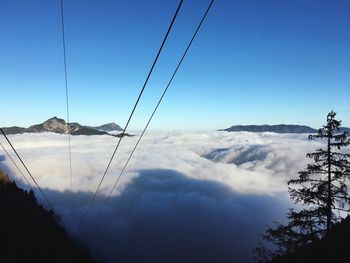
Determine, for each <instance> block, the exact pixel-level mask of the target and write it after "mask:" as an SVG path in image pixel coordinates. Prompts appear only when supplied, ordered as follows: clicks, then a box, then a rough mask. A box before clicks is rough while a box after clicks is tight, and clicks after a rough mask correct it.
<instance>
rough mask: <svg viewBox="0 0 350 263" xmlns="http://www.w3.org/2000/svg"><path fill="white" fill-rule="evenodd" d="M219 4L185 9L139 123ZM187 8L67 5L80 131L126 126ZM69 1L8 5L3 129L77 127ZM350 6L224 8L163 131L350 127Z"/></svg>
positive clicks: (1, 51) (111, 2) (127, 1)
mask: <svg viewBox="0 0 350 263" xmlns="http://www.w3.org/2000/svg"><path fill="white" fill-rule="evenodd" d="M208 3H209V1H207V0H185V1H184V4H183V7H182V9H181V10H180V15H179V17H178V20H177V21H176V23H175V26H174V30H173V31H172V32H171V34H170V37H169V39H168V42H167V43H166V46H165V49H164V52H163V53H162V55H161V58H160V60H159V63H158V64H157V66H156V68H155V71H154V74H153V76H152V77H151V80H150V82H149V85H148V87H147V89H146V91H145V94H144V97H143V98H142V101H141V104H140V107H139V108H138V111H137V112H136V115H135V118H134V119H133V121H132V123H131V126H130V127H131V128H132V129H140V128H142V127H143V126H144V124H145V123H146V119H147V118H148V116H149V114H150V112H151V111H152V109H153V107H154V105H155V103H156V101H157V99H158V98H159V96H160V94H161V91H162V89H163V88H164V86H165V85H166V83H167V81H168V79H169V78H170V76H171V73H172V71H173V69H174V67H175V66H176V64H177V62H178V60H179V58H180V56H181V53H182V52H183V50H184V48H185V47H186V44H187V42H188V41H189V39H190V38H191V36H192V33H193V31H194V29H195V27H196V25H197V23H198V21H199V19H200V17H201V15H202V13H203V12H204V10H205V8H206V7H207V4H208ZM177 4H178V1H175V0H167V1H164V0H149V1H141V0H138V1H136V0H135V1H133V0H121V1H117V0H65V16H66V40H67V59H68V80H69V89H70V108H71V121H78V122H80V123H82V124H88V125H95V124H103V123H106V122H111V121H114V122H116V123H118V124H120V125H124V124H125V122H126V120H127V117H128V115H129V113H130V111H131V108H132V105H133V103H134V101H135V99H136V97H137V94H138V92H139V90H140V88H141V86H142V84H143V82H144V80H145V78H146V76H147V73H148V70H149V68H150V66H151V63H152V61H153V59H154V56H155V54H156V52H157V50H158V48H159V45H160V43H161V40H162V38H163V35H164V33H165V31H166V29H167V27H168V25H169V22H170V20H171V18H172V16H173V14H174V12H175V9H176V7H177ZM59 8H60V3H59V0H52V1H47V0H46V1H45V0H30V1H28V0H2V1H1V8H0V35H1V41H0V90H1V98H2V100H1V104H0V112H1V115H0V116H1V118H0V120H1V123H0V126H11V125H19V126H29V125H31V124H33V123H40V122H42V121H44V120H46V119H48V118H50V117H52V116H59V117H65V116H66V112H65V88H64V75H63V73H64V71H63V56H62V39H61V31H60V30H61V29H60V13H59V11H60V9H59ZM349 14H350V2H349V1H330V0H329V1H323V0H318V1H311V0H305V1H297V0H291V1H280V0H266V1H261V0H255V1H253V0H238V1H231V0H216V1H215V3H214V6H213V8H212V10H211V12H210V14H209V16H208V17H207V20H206V22H205V24H204V26H203V28H202V30H201V31H200V33H199V34H198V37H197V39H196V40H195V43H194V45H193V47H192V48H191V50H190V52H189V54H188V56H187V57H186V59H185V61H184V63H183V66H182V67H181V69H180V71H179V72H178V75H177V77H176V79H175V80H174V82H173V84H172V86H171V89H170V90H169V93H168V95H167V97H166V98H165V100H164V102H163V104H162V105H161V107H160V108H159V112H158V114H157V115H156V117H155V119H154V122H153V123H152V124H151V127H150V128H151V129H219V128H225V127H228V126H231V125H234V124H265V123H267V124H277V123H293V124H306V125H311V126H313V127H316V128H317V127H319V126H320V125H321V124H323V123H324V121H325V115H326V113H327V112H328V111H330V110H332V109H333V110H335V111H336V112H338V116H339V118H340V119H342V120H343V124H344V125H345V126H350V104H349V98H350V73H349V72H350V16H349Z"/></svg>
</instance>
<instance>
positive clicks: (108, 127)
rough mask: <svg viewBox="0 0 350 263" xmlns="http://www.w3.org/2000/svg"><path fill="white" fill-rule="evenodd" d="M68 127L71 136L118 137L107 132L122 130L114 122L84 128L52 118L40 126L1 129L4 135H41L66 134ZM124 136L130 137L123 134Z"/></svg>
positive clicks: (74, 123)
mask: <svg viewBox="0 0 350 263" xmlns="http://www.w3.org/2000/svg"><path fill="white" fill-rule="evenodd" d="M68 126H69V129H70V133H71V135H112V136H116V137H120V134H118V135H113V134H110V133H109V132H114V131H122V130H123V129H122V128H121V127H120V126H119V125H117V124H115V123H114V122H112V123H108V124H104V125H101V126H84V125H80V124H79V123H77V122H72V123H70V124H69V125H67V123H66V121H65V120H63V119H60V118H57V117H53V118H51V119H48V120H47V121H44V122H43V123H40V124H35V125H32V126H30V127H29V128H23V127H17V126H13V127H4V128H2V129H3V130H4V132H5V133H6V134H18V133H41V132H54V133H59V134H68V131H69V129H68ZM125 136H130V135H129V134H125Z"/></svg>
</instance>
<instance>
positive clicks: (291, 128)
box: [220, 124, 350, 133]
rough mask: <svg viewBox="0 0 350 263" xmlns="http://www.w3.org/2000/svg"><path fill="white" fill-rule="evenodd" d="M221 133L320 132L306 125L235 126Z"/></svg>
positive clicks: (341, 130)
mask: <svg viewBox="0 0 350 263" xmlns="http://www.w3.org/2000/svg"><path fill="white" fill-rule="evenodd" d="M220 131H228V132H241V131H246V132H275V133H317V131H318V130H316V129H313V128H311V127H309V126H305V125H288V124H278V125H266V124H265V125H235V126H231V127H230V128H227V129H222V130H220ZM344 131H347V132H350V128H346V127H342V128H340V130H339V132H344Z"/></svg>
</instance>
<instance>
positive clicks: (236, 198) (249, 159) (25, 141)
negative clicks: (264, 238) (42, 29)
mask: <svg viewBox="0 0 350 263" xmlns="http://www.w3.org/2000/svg"><path fill="white" fill-rule="evenodd" d="M134 134H135V135H136V136H134V137H126V138H124V139H123V141H122V144H121V146H120V148H119V149H118V151H117V154H116V157H115V159H114V161H113V162H112V165H111V167H110V170H109V172H108V173H107V176H106V179H105V181H104V183H103V184H102V187H101V191H100V192H99V195H98V197H97V199H96V202H95V203H94V206H93V207H92V209H91V211H90V213H89V215H88V216H87V218H86V220H84V221H83V222H82V221H81V218H82V215H83V214H84V213H85V211H86V209H87V207H88V204H89V201H90V200H91V197H92V193H93V192H94V191H95V190H96V187H97V185H98V182H99V180H100V179H101V176H102V175H103V172H104V170H105V168H106V166H107V164H108V160H109V158H110V156H111V154H112V152H113V150H114V147H115V145H116V143H117V140H118V138H115V137H112V136H72V138H71V139H72V140H71V141H72V174H73V180H72V183H73V188H72V189H73V192H72V194H71V193H70V190H71V186H70V185H71V184H70V180H71V179H70V176H69V165H68V164H69V159H68V146H67V142H68V137H67V136H66V135H59V134H53V133H41V134H20V135H11V136H10V140H11V141H12V142H13V144H14V146H15V147H16V149H17V150H18V152H19V153H20V155H21V157H22V158H23V160H24V162H25V163H26V164H27V166H28V168H29V170H30V171H31V172H32V174H33V176H34V177H35V178H36V180H37V181H38V183H39V185H40V186H41V187H42V188H44V191H45V193H46V194H47V196H48V198H49V199H50V201H51V202H52V203H53V206H54V208H55V211H56V212H57V213H58V214H59V216H60V218H61V220H62V223H63V224H64V225H65V226H66V228H67V229H68V230H69V232H70V233H71V235H73V236H74V237H75V238H77V239H78V240H80V241H81V242H82V243H83V244H84V245H86V246H88V247H89V248H90V251H92V253H93V255H94V256H96V257H97V258H99V259H103V260H106V261H107V262H141V261H142V262H250V261H251V260H252V253H251V250H252V249H253V248H254V247H255V246H256V245H257V240H258V235H259V234H261V233H262V232H263V231H264V229H265V228H266V227H267V226H271V225H272V223H273V221H276V220H277V221H280V222H283V221H284V220H285V218H284V217H285V213H286V211H287V209H288V207H290V206H291V202H290V201H289V199H288V193H287V185H286V182H287V181H288V180H289V179H290V178H293V177H296V176H297V172H298V171H300V170H302V169H304V168H305V166H306V164H307V163H308V162H309V160H307V159H306V158H305V155H306V153H308V152H312V151H314V150H315V149H317V148H320V147H322V143H321V142H319V141H309V140H308V139H307V135H306V134H275V133H248V132H233V133H230V132H222V131H210V132H203V131H202V132H182V131H178V132H176V131H168V132H166V131H163V132H160V131H158V132H155V131H153V132H148V133H146V134H145V136H144V139H143V140H142V141H141V144H140V146H139V148H138V150H137V151H136V152H135V155H134V157H133V158H132V160H131V162H130V165H129V166H128V168H127V170H126V172H125V174H124V175H123V176H122V178H121V180H120V181H119V183H118V185H117V189H116V190H115V191H114V192H113V195H112V198H111V199H110V200H109V202H108V203H106V206H105V209H104V210H102V212H101V207H102V206H103V205H102V204H103V203H104V200H105V199H104V197H105V195H106V194H108V193H109V191H110V189H111V186H112V185H113V183H114V181H115V179H116V177H117V176H118V175H119V173H120V170H121V169H122V167H123V166H124V163H125V161H126V160H127V158H128V155H129V153H130V152H131V150H132V147H133V145H134V144H135V143H136V141H137V139H138V136H137V134H138V132H134ZM0 142H1V143H2V144H3V145H4V146H5V147H6V148H7V149H8V151H9V152H10V148H9V147H8V145H7V144H6V142H5V140H4V139H3V138H1V140H0ZM0 150H1V149H0ZM13 157H14V155H13ZM0 169H2V170H5V171H6V172H7V173H8V174H10V175H11V176H12V177H13V178H15V179H16V181H17V182H18V184H19V185H20V186H21V187H24V188H26V187H28V186H27V185H26V184H25V183H24V181H23V180H22V177H21V175H20V174H19V173H18V171H17V170H16V168H15V167H14V166H13V164H12V163H11V161H10V160H9V159H8V158H7V157H6V156H5V154H4V153H1V152H0ZM22 170H23V171H24V169H22ZM39 198H40V196H39ZM72 201H73V202H72Z"/></svg>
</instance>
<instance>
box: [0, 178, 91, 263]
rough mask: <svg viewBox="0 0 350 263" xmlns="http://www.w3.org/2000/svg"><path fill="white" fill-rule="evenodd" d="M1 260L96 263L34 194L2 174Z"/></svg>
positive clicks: (0, 203)
mask: <svg viewBox="0 0 350 263" xmlns="http://www.w3.org/2000/svg"><path fill="white" fill-rule="evenodd" d="M0 247H1V254H0V261H1V262H2V263H9V262H11V263H12V262H36V263H38V262H51V263H56V262H57V263H58V262H60V263H61V262H65V263H70V262H72V263H73V262H75V263H80V262H93V261H91V260H90V259H89V256H88V254H87V252H86V251H84V250H83V249H81V248H80V247H78V246H77V245H76V244H75V243H74V242H73V241H72V240H71V239H70V238H69V237H68V235H67V234H66V232H65V230H64V228H63V227H61V226H59V224H58V223H57V219H56V217H55V215H54V213H53V212H52V211H47V210H45V209H44V208H43V207H42V206H40V205H39V204H38V203H37V200H36V198H35V196H34V193H33V192H32V191H30V192H26V191H24V190H22V189H20V188H18V187H17V186H16V184H15V183H14V182H12V181H10V180H9V178H8V177H7V176H6V175H5V174H4V173H3V172H2V171H0Z"/></svg>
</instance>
